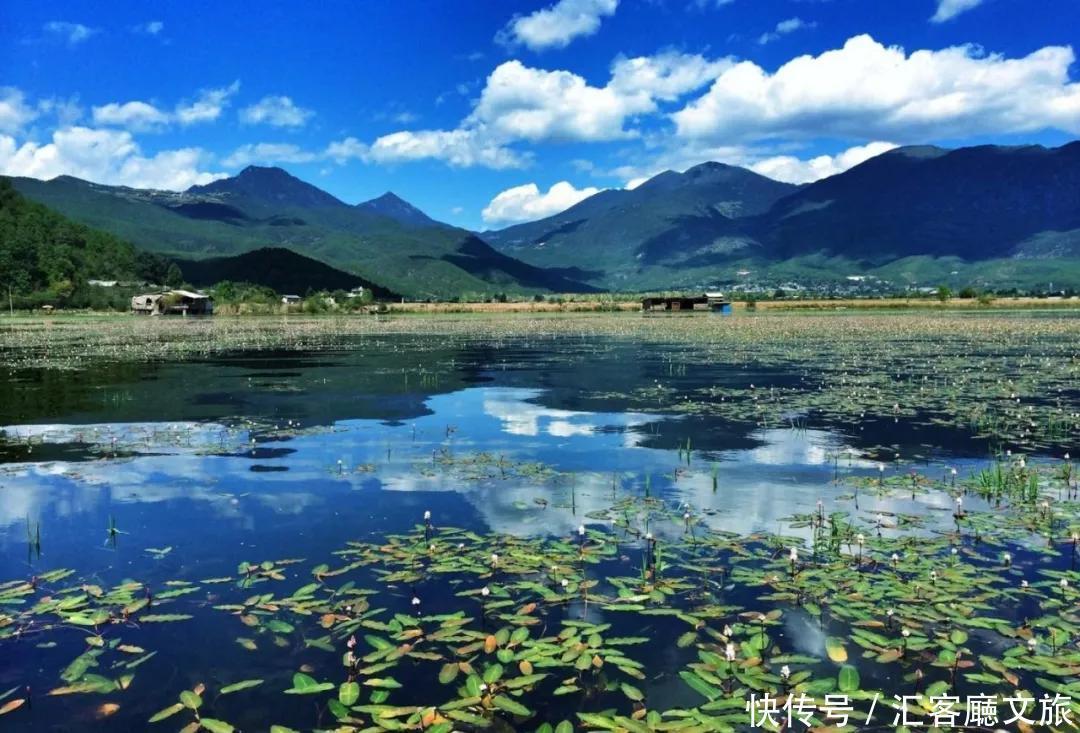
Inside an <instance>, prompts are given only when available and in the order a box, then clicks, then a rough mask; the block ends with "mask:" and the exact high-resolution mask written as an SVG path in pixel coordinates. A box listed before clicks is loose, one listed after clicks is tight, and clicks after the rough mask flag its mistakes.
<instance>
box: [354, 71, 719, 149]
mask: <svg viewBox="0 0 1080 733" xmlns="http://www.w3.org/2000/svg"><path fill="white" fill-rule="evenodd" d="M731 65H732V62H731V61H730V60H727V59H724V60H718V61H717V60H709V59H706V58H705V57H703V56H700V55H697V54H683V53H676V52H673V51H667V52H664V53H660V54H657V55H655V56H643V57H637V58H625V57H619V58H618V59H616V60H615V62H614V63H613V64H612V67H611V78H610V79H609V81H608V83H607V84H606V85H605V86H602V87H598V86H592V85H590V84H589V83H588V82H587V81H586V80H585V79H584V78H583V77H581V76H578V75H577V74H574V73H572V72H569V71H563V70H553V71H549V70H546V69H536V68H531V67H528V66H526V65H525V64H523V63H521V62H520V61H517V60H512V61H507V62H505V63H503V64H500V65H499V66H498V67H496V68H495V70H494V71H492V72H491V74H490V75H489V76H488V78H487V80H486V82H485V84H484V88H483V90H482V91H481V92H480V97H479V98H478V100H477V101H476V103H475V105H474V107H473V110H472V112H471V113H470V114H469V115H468V116H467V117H466V118H465V119H464V120H462V122H461V124H460V125H459V126H458V128H457V129H455V130H419V131H401V132H395V133H392V134H390V135H385V136H383V137H381V138H379V139H378V140H376V141H375V142H374V143H372V145H371V147H370V149H369V150H368V151H366V156H367V159H369V160H374V161H376V162H395V161H404V160H419V159H423V158H434V159H439V160H444V161H446V162H448V163H450V164H452V165H456V166H471V165H484V166H487V167H491V168H511V167H520V166H521V165H523V164H524V163H526V162H527V161H528V158H527V156H524V155H522V154H521V153H519V152H517V151H514V150H512V149H511V148H510V147H508V146H509V145H511V144H513V143H515V142H521V141H528V142H595V141H607V140H620V139H628V138H631V137H636V136H637V135H638V132H637V131H636V130H635V129H633V128H632V127H630V123H631V122H632V120H633V119H634V118H636V117H638V116H640V115H644V114H649V113H652V112H655V111H656V110H657V109H658V103H659V102H671V101H675V100H678V99H680V98H682V97H685V96H686V95H687V94H689V93H690V92H693V91H695V90H697V89H700V88H702V87H704V86H705V85H706V84H708V83H709V82H710V81H711V80H712V79H714V78H715V77H716V76H717V75H718V74H720V73H722V72H723V71H724V70H725V69H727V68H729V67H730V66H731Z"/></svg>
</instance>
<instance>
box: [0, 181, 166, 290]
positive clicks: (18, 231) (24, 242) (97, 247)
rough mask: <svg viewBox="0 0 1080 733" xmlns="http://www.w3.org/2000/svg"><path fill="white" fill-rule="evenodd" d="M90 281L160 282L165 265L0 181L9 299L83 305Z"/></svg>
mask: <svg viewBox="0 0 1080 733" xmlns="http://www.w3.org/2000/svg"><path fill="white" fill-rule="evenodd" d="M178 277H179V274H178V273H176V272H175V270H174V271H173V279H177V278H178ZM93 279H101V280H152V281H154V282H165V281H166V280H167V279H169V262H168V261H166V260H163V259H162V258H159V257H155V256H153V255H147V254H146V253H140V252H137V251H136V249H135V248H134V247H133V246H132V245H131V244H129V243H127V242H125V241H123V240H121V239H120V238H119V237H116V236H115V235H112V234H108V233H106V232H101V231H97V230H95V229H92V228H90V227H87V226H85V225H83V224H79V223H77V222H74V221H71V220H70V219H68V218H66V217H64V216H62V215H60V214H58V213H56V212H55V211H51V210H50V209H48V208H47V207H45V206H42V205H41V204H38V203H35V202H33V201H29V200H27V199H26V198H24V197H23V196H22V195H20V194H19V193H18V192H17V191H16V190H15V189H14V188H13V187H12V185H11V183H10V182H9V181H7V180H6V179H3V178H0V287H2V288H3V289H4V290H5V291H6V290H7V289H8V288H10V291H11V295H12V298H13V299H14V298H15V297H20V296H21V297H28V296H31V295H34V296H36V297H38V298H39V299H40V300H41V302H48V303H60V304H70V305H84V304H86V303H87V302H88V301H87V293H86V291H87V286H86V284H87V281H88V280H93ZM4 295H5V296H6V295H7V293H6V292H5V293H4ZM5 300H6V297H5Z"/></svg>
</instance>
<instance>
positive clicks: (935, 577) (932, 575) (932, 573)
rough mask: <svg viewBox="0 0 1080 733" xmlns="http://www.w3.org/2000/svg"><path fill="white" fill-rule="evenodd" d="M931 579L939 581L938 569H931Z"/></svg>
mask: <svg viewBox="0 0 1080 733" xmlns="http://www.w3.org/2000/svg"><path fill="white" fill-rule="evenodd" d="M930 580H931V582H934V583H936V582H937V571H936V570H931V571H930Z"/></svg>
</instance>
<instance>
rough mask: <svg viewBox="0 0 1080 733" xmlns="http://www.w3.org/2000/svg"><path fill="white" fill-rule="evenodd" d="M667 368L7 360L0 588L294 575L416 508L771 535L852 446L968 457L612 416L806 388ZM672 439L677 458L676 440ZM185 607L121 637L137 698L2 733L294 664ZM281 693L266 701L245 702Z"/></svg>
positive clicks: (893, 442) (0, 449)
mask: <svg viewBox="0 0 1080 733" xmlns="http://www.w3.org/2000/svg"><path fill="white" fill-rule="evenodd" d="M677 361H678V353H677V352H675V353H673V352H672V350H671V349H661V348H659V347H645V346H641V345H637V344H630V343H621V342H617V341H604V342H595V341H594V342H592V343H585V342H582V341H577V340H574V341H565V340H564V341H555V342H552V341H547V342H543V343H527V342H524V341H511V342H507V343H504V344H501V345H500V346H499V348H493V347H491V346H490V345H480V344H476V345H472V344H467V343H466V344H455V345H452V346H449V345H448V346H445V347H442V346H436V347H433V346H431V345H430V343H428V342H426V341H425V340H421V339H417V338H408V337H402V338H384V339H379V340H372V339H369V340H366V341H363V342H358V343H357V348H356V349H352V350H347V351H339V352H320V353H257V354H236V355H233V356H231V357H229V358H222V359H214V360H207V361H196V362H193V363H187V364H175V365H157V366H147V365H103V366H102V368H101V369H100V370H94V371H87V372H80V373H73V374H63V373H42V372H32V373H19V374H16V375H14V378H13V379H10V380H9V381H8V383H7V384H5V386H4V387H3V388H2V389H3V393H2V397H3V399H2V400H0V424H2V425H6V426H7V427H5V428H4V441H3V442H2V443H0V581H2V580H8V579H15V578H28V577H29V576H31V575H33V574H40V573H42V572H45V571H48V570H50V569H54V568H72V569H75V570H76V571H77V572H78V575H79V576H82V577H87V578H91V579H94V580H96V582H98V583H99V584H101V585H103V586H107V585H113V584H117V583H120V582H121V581H123V580H124V579H127V578H136V579H138V580H140V581H142V582H144V583H146V584H148V585H151V586H153V587H159V588H160V587H164V584H165V583H166V582H167V581H172V580H190V581H198V580H200V579H205V578H211V577H217V576H224V575H231V574H234V573H235V572H236V568H237V565H238V563H240V562H241V561H259V560H262V559H266V558H284V557H293V558H306V559H307V560H309V561H310V562H309V564H311V563H315V562H322V561H324V560H327V559H330V558H331V557H332V555H331V553H332V552H333V551H334V550H337V549H339V548H341V547H342V546H343V545H345V543H346V542H347V541H349V540H365V541H370V540H372V539H377V538H379V537H381V536H382V535H383V534H386V533H394V532H402V531H406V530H409V529H410V528H412V527H413V526H415V525H416V524H417V523H418V522H420V520H421V517H422V515H423V513H424V511H425V510H429V511H431V512H432V513H433V516H434V518H435V521H436V524H437V525H442V526H449V525H453V526H460V527H468V528H474V529H476V530H478V531H494V532H499V533H511V534H515V535H519V536H548V535H556V536H569V535H570V534H571V533H573V532H574V531H575V530H576V528H577V527H578V526H579V525H581V524H585V525H592V524H594V523H595V520H593V519H592V518H591V517H590V513H591V512H594V511H595V510H599V509H603V508H605V507H607V506H609V505H610V504H611V497H612V494H613V491H616V490H617V491H620V492H624V491H627V490H638V491H644V490H645V489H646V486H647V487H648V490H650V491H651V492H652V493H653V495H655V496H660V497H662V498H663V499H664V500H665V501H666V502H668V503H669V504H670V505H671V506H672V507H673V508H674V507H677V506H679V505H689V506H690V507H692V508H693V510H694V511H695V512H696V513H702V514H703V515H704V517H705V521H706V523H707V524H708V525H709V526H710V527H712V528H715V529H723V530H731V531H735V532H739V533H749V532H754V531H758V530H764V531H777V530H779V529H780V528H781V523H780V520H781V519H782V518H784V517H788V516H790V515H791V514H792V513H793V512H796V511H800V510H802V511H806V510H809V509H811V508H812V507H813V506H814V504H815V502H816V501H817V500H818V499H819V498H825V499H826V500H828V499H831V498H832V497H835V496H836V495H838V494H840V493H845V492H850V488H848V487H842V486H841V487H838V486H837V485H836V484H835V483H834V480H835V479H836V478H837V477H838V476H846V475H850V474H858V473H865V474H870V475H876V474H877V461H876V460H875V459H873V458H871V456H872V455H873V454H874V453H875V452H880V451H881V450H882V446H887V447H888V449H889V450H890V451H893V452H896V451H899V452H900V453H901V454H902V455H904V456H916V455H919V456H922V458H921V459H919V462H920V463H925V464H926V465H925V466H920V468H921V469H922V470H925V471H927V472H931V473H935V472H936V473H938V474H940V472H941V471H943V470H944V467H945V466H954V465H960V466H963V465H965V464H966V463H968V462H973V461H977V460H981V459H982V458H984V457H985V455H986V453H985V451H986V448H985V446H984V445H982V444H981V443H979V442H977V441H975V440H973V439H971V438H970V437H969V436H967V435H964V434H961V433H958V432H953V431H948V430H945V429H943V428H940V427H933V426H931V425H930V424H929V423H921V422H917V421H900V422H894V421H892V420H887V421H881V422H879V423H875V422H873V421H867V423H866V424H865V425H864V426H863V427H862V428H852V427H851V426H844V425H828V424H823V423H819V422H817V421H815V420H814V419H813V416H802V417H801V418H800V419H799V420H797V421H794V422H792V423H790V424H788V425H778V426H772V427H767V428H761V427H759V426H755V425H753V424H740V423H733V422H730V421H725V420H719V419H714V418H704V417H692V416H681V415H676V414H665V413H663V412H654V411H649V412H642V411H640V410H641V409H642V405H641V401H640V400H636V401H634V404H635V405H637V407H638V410H634V409H629V408H628V405H629V404H630V400H629V398H627V397H621V396H620V395H625V394H629V393H631V392H634V391H635V390H640V389H649V388H654V387H656V386H658V385H660V386H663V387H666V388H671V389H673V390H675V392H676V393H678V392H679V391H684V390H691V389H695V388H698V387H701V386H709V385H731V386H738V387H744V386H746V385H747V384H748V383H753V384H755V385H756V386H758V387H759V388H762V389H767V388H768V387H770V386H776V387H780V386H790V385H793V384H801V383H805V382H807V381H808V380H812V378H813V377H812V375H809V374H802V373H797V372H794V371H793V372H790V373H784V372H778V371H775V370H754V369H751V368H747V369H742V370H737V371H732V370H730V369H726V370H725V369H721V368H709V367H708V366H705V367H700V366H698V367H695V368H694V369H692V370H685V371H682V370H679V369H677V368H675V367H673V363H676V362H677ZM646 409H647V408H646ZM793 425H798V427H793ZM688 439H689V440H690V445H691V446H692V455H691V458H690V460H689V464H688V462H687V460H686V459H685V456H684V455H681V454H680V451H679V447H684V446H685V445H686V443H687V440H688ZM928 446H934V448H932V449H931V448H929V447H928ZM838 456H840V457H838ZM927 466H930V467H929V468H928V467H927ZM888 470H889V471H890V472H895V471H898V470H902V471H906V470H907V467H903V468H894V467H890V468H889V469H888ZM714 476H715V487H714ZM875 501H877V502H878V503H874V502H875ZM877 507H880V508H881V509H882V510H889V511H905V512H910V511H915V512H922V511H930V512H935V511H939V510H946V509H948V508H949V499H948V497H947V496H945V497H943V496H941V495H936V494H929V495H925V496H921V497H919V498H918V499H916V500H912V501H906V500H898V499H888V500H875V499H872V498H867V499H865V500H864V504H863V505H862V507H861V508H862V509H871V510H873V509H875V508H877ZM28 521H29V522H30V523H31V524H33V525H37V524H38V523H40V527H41V545H42V549H41V554H40V556H37V555H36V553H35V554H31V552H30V551H29V550H28V547H27V532H26V526H27V522H28ZM111 522H114V523H115V526H116V527H117V528H118V529H119V531H120V533H119V534H118V535H117V536H116V537H115V538H114V541H109V538H108V536H107V527H108V526H109V525H110V523H111ZM147 548H158V549H164V548H171V549H170V550H169V551H168V552H165V553H157V554H155V553H151V552H148V551H147ZM622 562H627V563H628V562H629V561H628V560H623V561H622ZM622 572H631V570H628V569H623V570H622ZM304 582H306V580H304V579H303V578H299V579H297V580H296V581H291V582H290V585H291V586H299V585H301V584H303V583H304ZM414 592H415V591H414ZM430 593H432V594H434V593H435V591H434V590H431V591H430ZM407 595H408V592H407V590H405V589H403V590H402V593H401V596H402V598H401V599H400V601H401V603H402V604H405V603H406V600H407V598H406V596H407ZM425 597H427V596H425ZM195 600H197V601H204V602H205V604H204V605H205V607H206V608H204V610H202V611H198V610H196V611H195V613H196V614H197V617H196V620H195V622H192V623H188V624H182V625H180V624H177V625H171V624H162V625H158V626H155V627H152V628H151V627H150V625H146V627H145V628H143V629H141V630H140V631H139V637H138V638H139V641H138V643H139V644H140V646H143V647H145V648H147V649H156V650H157V651H158V655H157V656H156V657H154V658H153V659H151V660H149V661H148V662H147V663H146V664H145V665H143V666H142V667H140V668H139V670H138V674H137V680H138V681H139V682H141V683H142V685H143V686H142V687H141V688H140V693H139V696H138V698H137V699H131V698H132V696H128V697H127V698H125V700H124V702H123V705H122V706H121V710H120V711H119V712H118V713H116V714H115V715H114V716H112V717H110V718H109V719H107V720H105V721H101V722H99V721H97V720H96V719H95V718H94V714H93V706H94V705H96V704H99V703H100V702H101V701H102V700H101V699H96V698H95V696H92V695H91V696H85V695H74V696H68V697H62V698H50V699H47V700H40V701H38V702H36V703H35V704H34V707H33V709H32V710H31V711H29V713H25V711H24V712H20V714H19V716H18V717H17V718H16V717H14V716H12V718H11V719H10V722H9V721H4V729H5V730H6V729H21V730H75V729H78V730H83V729H92V728H94V727H96V726H100V727H101V728H102V729H106V728H108V729H124V730H138V729H143V726H144V725H145V720H146V719H147V717H149V715H150V714H152V713H153V712H155V711H156V710H158V709H160V708H161V707H163V706H165V705H167V704H169V703H170V702H172V701H174V700H175V695H176V693H177V691H178V690H179V689H182V686H183V685H190V684H193V683H194V682H195V681H199V680H204V681H208V682H209V681H210V680H213V679H224V680H236V679H244V678H248V677H265V678H267V679H268V680H273V681H275V682H274V683H275V684H276V685H277V686H276V687H275V688H274V689H276V690H280V689H283V688H284V687H287V686H288V683H287V680H288V679H289V676H290V675H291V673H292V671H294V670H295V668H296V666H297V665H296V664H295V663H294V662H292V661H290V660H289V659H288V655H289V654H290V653H291V652H290V650H279V651H278V653H276V655H275V653H274V652H271V653H270V654H260V655H250V654H248V653H247V652H245V651H243V650H242V649H240V647H239V646H238V645H237V644H236V643H235V641H234V639H235V637H237V636H238V635H240V633H241V632H240V631H238V628H237V624H236V623H235V621H234V620H233V619H231V618H230V617H228V616H226V615H224V614H221V613H219V612H213V611H210V610H209V608H208V606H209V605H211V604H212V603H213V602H215V601H217V598H216V597H215V595H214V593H212V592H209V591H207V590H206V587H204V588H203V589H201V590H200V595H199V596H197V597H196V598H195ZM439 602H440V601H438V600H432V601H431V603H439ZM403 607H404V605H403ZM449 607H450V605H449V604H448V605H447V608H449ZM428 610H432V609H428ZM193 623H197V626H195V625H193ZM196 629H197V630H196ZM790 631H791V632H792V633H794V632H795V631H797V630H794V629H792V630H790ZM70 637H71V639H70V641H71V643H70V644H67V643H60V644H59V645H57V646H56V647H52V648H47V649H40V648H37V647H35V646H34V645H33V644H32V643H22V644H8V645H6V646H5V656H4V657H3V659H2V660H0V692H3V691H5V690H7V689H9V688H10V687H13V686H16V685H26V684H29V685H30V686H31V687H32V689H34V690H42V691H44V690H47V689H50V688H52V687H54V686H56V685H57V684H59V683H58V680H57V671H58V670H60V669H62V668H63V667H64V666H65V665H66V664H67V663H68V662H69V661H70V660H71V658H72V657H73V656H75V655H76V654H78V653H79V652H80V651H81V650H82V649H83V648H84V647H83V646H82V644H81V642H80V638H81V636H80V633H79V632H78V631H77V630H76V631H73V632H72V633H71V634H70ZM815 644H820V639H818V640H810V641H807V642H805V645H807V646H809V647H813V646H814V645H815ZM665 653H666V652H665ZM324 676H328V675H324ZM279 682H280V684H278V683H279ZM655 684H656V685H663V684H665V683H664V682H661V681H658V682H656V683H655ZM250 700H251V698H248V699H247V702H248V703H250ZM290 702H293V701H291V700H288V699H286V700H284V701H282V700H281V698H280V696H276V695H275V696H274V697H273V701H269V700H267V701H264V702H262V703H260V704H262V705H264V706H271V707H272V706H275V705H282V704H288V703H290ZM232 705H233V707H231V708H230V707H229V706H226V707H225V710H226V711H227V712H229V713H230V717H231V719H232V720H233V722H240V721H242V720H244V719H245V716H253V717H250V719H252V720H265V719H264V718H262V717H258V716H254V714H253V713H252V712H251V711H250V710H247V709H245V708H244V704H243V700H240V699H237V700H236V701H235V702H234V703H232ZM305 710H306V709H305ZM290 715H292V716H293V719H292V720H291V722H292V724H295V725H296V726H297V727H301V726H307V727H310V725H311V724H312V721H311V720H310V716H308V717H306V718H305V717H297V716H296V715H295V711H294V712H293V713H290V712H288V709H286V708H282V712H281V716H280V718H281V719H280V721H279V722H282V723H289V722H290V717H289V716H290ZM160 727H161V728H162V729H169V730H172V729H176V728H178V727H180V726H179V724H174V721H170V722H168V723H164V724H161V726H160Z"/></svg>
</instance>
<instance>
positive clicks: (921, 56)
mask: <svg viewBox="0 0 1080 733" xmlns="http://www.w3.org/2000/svg"><path fill="white" fill-rule="evenodd" d="M1074 60H1075V56H1074V54H1073V51H1072V49H1071V48H1069V47H1066V46H1048V47H1045V48H1042V49H1039V50H1038V51H1035V52H1033V53H1031V54H1030V55H1028V56H1025V57H1023V58H1017V59H1008V58H1005V57H1004V56H1001V55H998V54H984V53H983V52H982V51H981V49H979V48H977V47H975V46H971V45H964V46H954V47H951V48H946V49H942V50H940V51H928V50H922V51H914V52H912V53H911V54H910V55H909V54H906V53H905V51H904V49H902V48H900V47H898V46H890V47H887V46H884V45H882V44H880V43H878V42H877V41H875V40H874V39H873V38H871V37H870V36H868V35H860V36H855V37H853V38H851V39H849V40H848V41H847V42H846V43H845V44H844V46H843V48H840V49H836V50H832V51H826V52H825V53H822V54H821V55H820V56H809V55H807V56H800V57H798V58H795V59H792V60H791V61H789V62H787V63H786V64H784V65H783V66H781V67H780V68H779V69H777V70H776V72H775V73H772V74H770V73H768V72H766V71H765V70H764V69H762V68H761V67H760V66H758V65H757V64H754V63H753V62H750V61H744V62H741V63H738V64H734V65H733V66H731V67H730V68H729V69H727V70H726V71H723V72H722V73H721V74H720V75H719V77H717V79H716V81H715V82H714V83H713V84H712V86H711V87H710V88H709V90H708V91H707V92H706V93H705V94H704V95H703V96H701V97H700V98H698V99H695V100H693V101H692V102H690V103H689V104H687V105H686V106H685V107H684V108H683V109H681V110H679V111H678V112H676V113H674V114H673V115H672V118H673V119H674V121H675V124H676V127H677V132H678V135H679V136H680V137H682V138H684V139H685V138H690V139H710V140H718V139H723V140H730V141H734V142H742V141H748V140H755V139H765V138H770V137H779V136H788V137H792V138H809V137H836V138H848V139H852V140H864V141H866V140H874V139H879V140H880V139H898V140H904V141H911V140H926V139H940V138H953V137H966V136H972V135H978V134H1002V133H1016V132H1029V131H1033V130H1038V129H1043V128H1057V129H1060V130H1064V131H1066V132H1071V133H1078V132H1080V84H1077V83H1071V82H1070V80H1069V66H1070V65H1071V64H1072V63H1073V61H1074Z"/></svg>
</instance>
